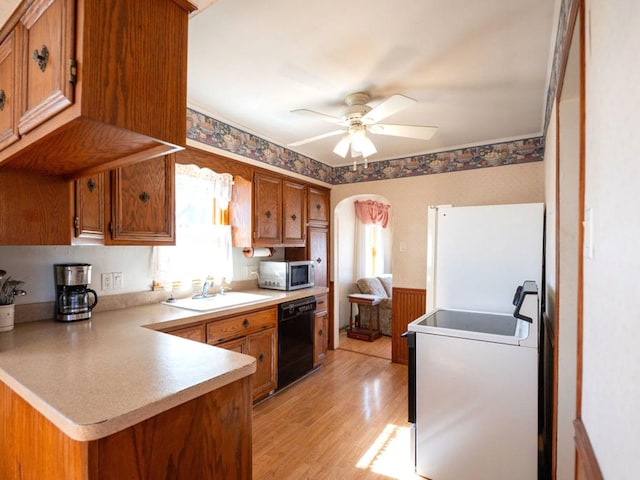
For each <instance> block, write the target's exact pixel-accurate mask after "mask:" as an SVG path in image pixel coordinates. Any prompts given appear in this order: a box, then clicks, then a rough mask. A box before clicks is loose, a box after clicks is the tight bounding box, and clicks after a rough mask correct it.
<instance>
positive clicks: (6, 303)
mask: <svg viewBox="0 0 640 480" xmlns="http://www.w3.org/2000/svg"><path fill="white" fill-rule="evenodd" d="M6 274H7V272H5V271H4V270H0V332H6V331H8V330H11V329H12V328H13V323H14V322H13V318H14V312H15V305H14V304H13V302H14V300H15V298H16V297H19V296H22V295H26V294H27V292H25V291H24V290H22V289H21V288H20V287H21V286H22V285H24V282H21V281H20V280H12V279H11V277H7V279H6V280H4V281H3V280H2V279H3V278H4V276H5V275H6Z"/></svg>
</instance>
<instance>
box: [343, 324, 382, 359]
mask: <svg viewBox="0 0 640 480" xmlns="http://www.w3.org/2000/svg"><path fill="white" fill-rule="evenodd" d="M339 341H340V344H339V346H338V348H339V349H341V350H348V351H350V352H358V353H363V354H365V355H372V356H374V357H380V358H386V359H387V360H391V337H385V336H384V335H383V336H382V337H380V338H378V339H377V340H374V341H373V342H366V341H364V340H358V339H357V338H349V337H347V331H346V330H342V331H340V338H339Z"/></svg>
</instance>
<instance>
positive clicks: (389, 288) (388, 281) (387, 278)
mask: <svg viewBox="0 0 640 480" xmlns="http://www.w3.org/2000/svg"><path fill="white" fill-rule="evenodd" d="M378 280H380V283H381V284H382V286H383V287H384V290H385V292H387V297H389V298H391V297H393V276H392V275H391V274H390V273H388V274H385V275H380V276H379V277H378Z"/></svg>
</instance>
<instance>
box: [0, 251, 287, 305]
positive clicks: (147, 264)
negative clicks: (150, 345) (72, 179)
mask: <svg viewBox="0 0 640 480" xmlns="http://www.w3.org/2000/svg"><path fill="white" fill-rule="evenodd" d="M283 255H284V250H283V249H278V250H277V251H276V255H275V256H274V258H275V259H281V258H282V257H283ZM260 260H261V259H259V258H252V259H247V258H245V257H244V256H243V255H242V249H241V248H234V249H233V269H234V278H233V279H234V281H238V280H249V279H254V278H255V277H254V276H251V275H250V274H249V272H250V271H251V270H255V269H256V266H257V263H258V262H259V261H260ZM69 262H79V263H90V264H91V265H92V277H91V288H92V289H94V290H95V291H96V292H97V293H98V296H101V295H114V294H122V293H130V292H143V291H149V290H151V284H152V282H153V265H152V263H153V259H152V247H133V246H132V247H113V246H110V247H103V246H74V247H33V246H11V247H5V246H2V247H0V269H2V270H6V271H7V275H10V276H11V277H13V278H14V279H16V280H22V281H24V282H25V285H24V286H23V288H24V289H25V290H26V291H27V292H28V294H27V296H24V297H17V299H16V304H26V303H40V302H53V301H54V300H55V294H54V293H55V282H54V273H53V265H54V264H55V263H69ZM109 272H122V273H123V274H124V288H123V289H122V290H108V291H103V290H102V288H101V281H100V278H101V274H102V273H109Z"/></svg>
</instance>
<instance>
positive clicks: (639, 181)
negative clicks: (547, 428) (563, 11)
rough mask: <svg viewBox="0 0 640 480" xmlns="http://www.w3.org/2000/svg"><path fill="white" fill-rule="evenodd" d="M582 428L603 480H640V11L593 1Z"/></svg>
mask: <svg viewBox="0 0 640 480" xmlns="http://www.w3.org/2000/svg"><path fill="white" fill-rule="evenodd" d="M586 7H587V11H586V12H585V13H586V19H587V31H586V40H585V44H586V181H585V188H586V192H585V208H587V209H593V215H594V220H593V238H594V242H593V244H594V254H593V258H587V259H585V262H584V307H583V308H584V337H583V348H584V350H583V376H582V418H583V422H584V424H585V427H586V429H587V433H588V434H589V438H590V440H591V444H592V445H593V448H594V450H595V453H596V456H597V459H598V462H599V464H600V467H601V469H602V473H603V474H604V477H605V478H607V479H616V480H621V479H631V478H637V476H638V472H640V455H638V446H639V445H640V410H639V409H638V402H639V399H640V313H639V312H640V311H639V309H638V296H639V294H640V248H639V245H640V243H639V239H640V214H639V208H640V159H639V155H638V152H640V134H639V133H638V132H639V131H640V108H639V105H640V87H639V85H640V62H638V45H640V2H637V1H636V0H587V1H586Z"/></svg>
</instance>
